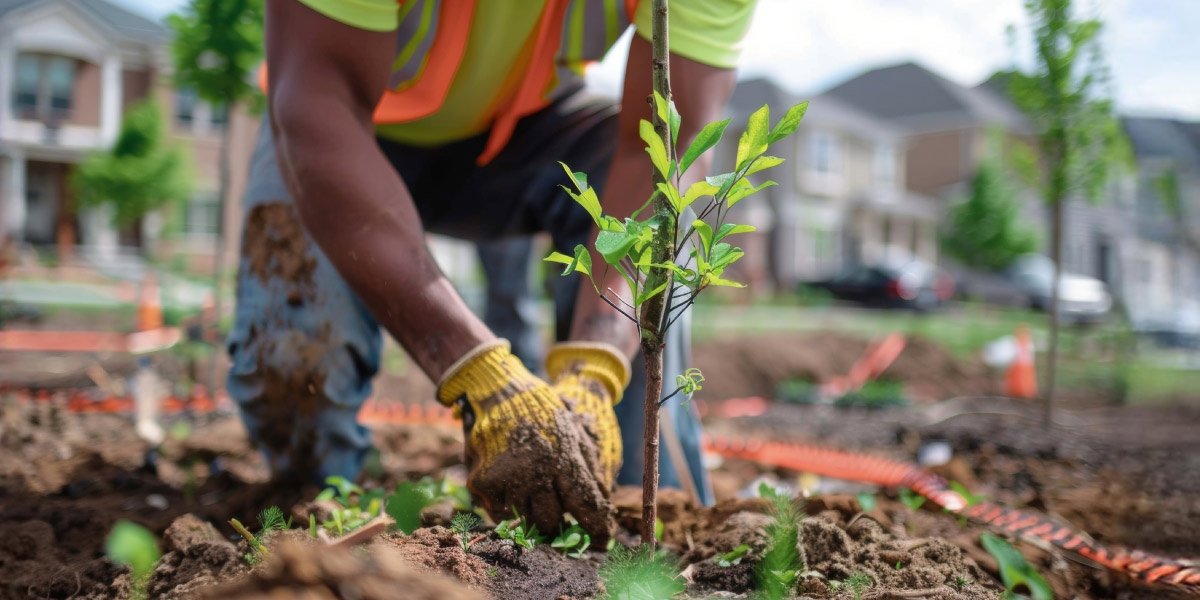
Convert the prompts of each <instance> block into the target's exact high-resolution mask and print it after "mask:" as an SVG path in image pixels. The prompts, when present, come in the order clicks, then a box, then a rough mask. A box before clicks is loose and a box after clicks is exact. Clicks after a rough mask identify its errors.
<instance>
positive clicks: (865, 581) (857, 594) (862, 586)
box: [846, 571, 875, 600]
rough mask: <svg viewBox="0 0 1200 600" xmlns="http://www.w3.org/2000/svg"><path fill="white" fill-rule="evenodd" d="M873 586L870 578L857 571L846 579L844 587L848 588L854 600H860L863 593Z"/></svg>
mask: <svg viewBox="0 0 1200 600" xmlns="http://www.w3.org/2000/svg"><path fill="white" fill-rule="evenodd" d="M874 584H875V582H874V581H872V580H871V576H870V575H867V574H866V573H863V572H862V571H858V572H856V573H854V574H853V575H851V576H850V577H848V578H847V579H846V587H848V588H850V592H851V593H852V594H854V600H862V596H863V592H865V591H867V590H868V589H870V588H871V586H872V585H874Z"/></svg>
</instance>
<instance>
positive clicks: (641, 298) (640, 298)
mask: <svg viewBox="0 0 1200 600" xmlns="http://www.w3.org/2000/svg"><path fill="white" fill-rule="evenodd" d="M669 283H671V278H669V277H668V278H667V279H666V281H663V282H662V283H661V284H659V285H658V286H657V287H655V288H654V289H642V291H641V292H640V293H638V295H637V297H636V298H634V299H633V305H634V306H635V307H637V306H641V305H642V304H643V303H644V302H646V301H647V300H649V299H651V298H653V297H655V296H657V295H659V294H661V293H662V292H663V290H665V289H667V285H668V284H669Z"/></svg>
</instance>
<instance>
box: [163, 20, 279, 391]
mask: <svg viewBox="0 0 1200 600" xmlns="http://www.w3.org/2000/svg"><path fill="white" fill-rule="evenodd" d="M167 24H168V25H170V27H171V30H172V32H173V33H174V40H173V41H172V43H171V53H172V55H173V56H174V59H175V83H176V85H178V86H180V87H184V88H190V89H193V90H195V92H196V95H197V96H198V97H199V98H200V99H201V100H204V101H205V102H207V103H209V104H211V105H213V106H225V108H226V110H227V113H228V114H229V115H230V117H231V118H232V116H233V115H234V113H235V111H236V109H237V107H238V106H239V105H242V104H246V105H249V106H251V107H252V108H253V109H255V110H257V109H258V108H259V107H261V104H262V93H261V92H260V91H259V89H258V86H257V85H256V84H255V81H254V77H253V75H254V71H255V69H257V68H258V66H259V64H260V63H261V62H262V56H263V5H262V0H189V1H188V3H187V5H186V6H184V7H183V9H182V10H181V11H180V12H177V13H175V14H172V15H170V16H169V17H167ZM229 137H230V134H229V128H228V127H226V130H225V132H224V134H222V136H221V160H220V167H219V176H218V181H219V183H218V188H217V215H218V217H217V223H218V226H217V236H216V244H217V245H216V249H215V252H214V260H213V304H214V308H215V310H214V317H213V319H214V320H215V321H216V322H215V323H213V325H214V326H216V325H217V324H219V323H220V320H221V314H222V312H223V311H222V304H223V303H222V296H223V294H222V287H223V286H222V282H223V280H224V267H225V204H226V196H227V195H228V194H229V173H230V169H231V165H230V164H229V161H230V156H229V142H230V140H229ZM212 364H213V367H212V371H211V373H210V377H209V382H208V383H209V387H210V388H212V389H214V390H215V389H216V387H217V384H218V382H217V368H216V364H217V361H215V360H214V361H213V362H212Z"/></svg>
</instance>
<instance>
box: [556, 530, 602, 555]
mask: <svg viewBox="0 0 1200 600" xmlns="http://www.w3.org/2000/svg"><path fill="white" fill-rule="evenodd" d="M591 545H592V536H590V535H588V533H587V532H586V531H584V530H583V528H582V527H580V526H579V523H572V524H571V526H570V527H568V528H567V529H566V530H564V531H563V532H562V533H560V534H558V537H556V538H554V539H553V540H552V541H551V542H550V547H551V548H556V549H558V550H559V551H561V552H562V553H563V554H566V555H567V556H570V557H571V558H583V555H584V554H585V553H586V552H587V549H588V547H590V546H591Z"/></svg>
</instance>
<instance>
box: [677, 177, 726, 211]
mask: <svg viewBox="0 0 1200 600" xmlns="http://www.w3.org/2000/svg"><path fill="white" fill-rule="evenodd" d="M720 189H721V188H718V187H717V186H715V185H713V184H711V183H709V182H707V181H697V182H696V183H693V184H692V185H691V186H689V187H688V189H687V192H685V193H684V194H683V199H682V200H683V201H682V202H681V203H680V204H681V206H683V207H684V208H687V207H689V206H691V205H692V204H693V203H694V202H696V200H699V199H700V197H701V196H711V195H713V194H716V193H717V191H719V190H720Z"/></svg>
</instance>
